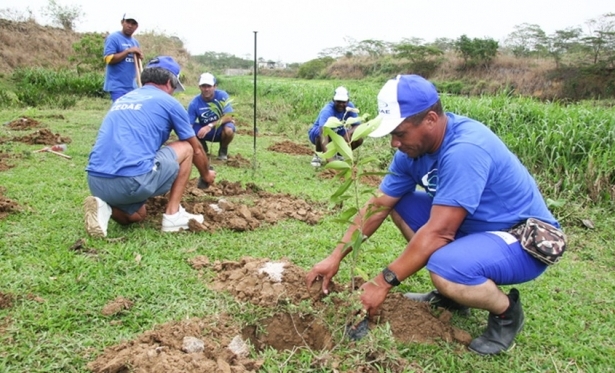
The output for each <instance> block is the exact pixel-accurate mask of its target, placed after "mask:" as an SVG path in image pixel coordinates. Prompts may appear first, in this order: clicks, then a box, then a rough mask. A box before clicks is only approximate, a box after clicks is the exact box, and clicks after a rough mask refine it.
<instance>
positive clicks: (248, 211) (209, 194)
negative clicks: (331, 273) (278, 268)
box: [146, 179, 322, 232]
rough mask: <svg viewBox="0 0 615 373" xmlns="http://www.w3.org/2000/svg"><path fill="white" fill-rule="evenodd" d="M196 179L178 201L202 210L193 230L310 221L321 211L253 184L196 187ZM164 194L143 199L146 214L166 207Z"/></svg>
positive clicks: (155, 215) (159, 212)
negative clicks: (181, 199)
mask: <svg viewBox="0 0 615 373" xmlns="http://www.w3.org/2000/svg"><path fill="white" fill-rule="evenodd" d="M196 183H197V179H193V180H191V181H190V186H189V187H188V188H186V189H187V191H186V194H185V195H184V199H183V201H182V205H183V207H184V208H185V209H186V210H187V211H189V212H191V213H193V214H203V216H204V217H205V221H204V222H203V224H200V223H197V222H196V221H192V222H191V223H190V230H191V231H193V232H201V231H206V232H214V231H216V230H218V229H221V228H222V229H230V230H233V231H238V232H242V231H250V230H254V229H256V228H258V227H260V226H261V225H262V223H263V222H266V223H269V224H275V223H277V222H278V221H280V220H283V219H295V220H300V221H303V222H306V223H308V224H311V225H314V224H316V223H318V221H319V220H320V218H321V217H322V212H321V211H319V210H317V209H316V208H315V207H314V206H313V204H310V203H308V202H306V201H304V200H302V199H299V198H296V197H293V196H291V195H289V194H272V193H269V192H266V191H263V190H261V189H260V188H258V187H257V186H256V185H254V184H247V186H246V188H243V187H242V185H241V183H239V182H235V183H234V182H229V181H226V180H222V181H220V182H219V183H216V184H214V185H211V186H210V187H209V188H208V189H205V190H203V189H198V188H196ZM167 203H168V199H167V197H166V196H159V197H154V198H151V199H149V200H148V201H147V204H146V206H147V211H148V216H149V217H150V218H154V219H157V221H159V216H160V215H162V214H163V213H164V211H165V209H166V206H167Z"/></svg>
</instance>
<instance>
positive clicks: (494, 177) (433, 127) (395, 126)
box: [306, 75, 560, 355]
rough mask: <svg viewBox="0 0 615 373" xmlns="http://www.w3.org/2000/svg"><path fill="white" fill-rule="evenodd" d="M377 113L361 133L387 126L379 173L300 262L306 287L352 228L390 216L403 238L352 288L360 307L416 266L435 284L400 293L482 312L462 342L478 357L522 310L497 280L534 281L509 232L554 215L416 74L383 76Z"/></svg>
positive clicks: (509, 340) (485, 133)
mask: <svg viewBox="0 0 615 373" xmlns="http://www.w3.org/2000/svg"><path fill="white" fill-rule="evenodd" d="M378 112H379V115H380V117H381V118H382V122H381V124H380V126H379V127H378V128H377V129H376V130H375V131H374V132H372V133H371V134H370V136H371V137H382V136H385V135H389V134H390V136H391V137H390V141H391V146H392V147H394V148H397V151H396V152H395V155H394V157H393V160H392V162H391V165H390V167H389V173H388V174H387V175H386V176H385V177H384V179H383V180H382V183H381V184H380V188H379V190H378V191H377V192H376V193H375V194H374V196H373V197H372V198H371V199H370V200H369V201H368V202H367V203H366V205H365V206H364V207H363V208H362V209H361V211H360V212H359V213H358V214H357V216H356V217H355V220H354V222H353V224H351V226H350V227H349V228H348V229H347V230H346V233H345V234H344V236H343V238H342V239H341V241H338V242H341V243H339V244H338V245H337V246H336V248H335V249H334V250H333V252H332V253H331V255H329V256H328V257H327V258H326V259H324V260H322V261H321V262H319V263H317V264H316V265H315V266H314V267H313V268H312V269H311V270H310V272H309V273H308V275H307V276H306V283H307V285H308V286H311V285H312V284H313V283H314V281H315V280H316V279H319V278H320V279H322V280H323V282H322V290H323V292H325V293H327V292H328V286H329V283H330V281H331V279H332V278H333V276H334V275H335V274H336V273H337V271H338V269H339V266H340V262H341V261H342V259H343V258H344V257H345V256H346V255H348V253H350V251H352V247H349V248H348V247H346V246H345V245H344V243H345V242H351V238H352V236H353V234H354V233H355V232H356V230H357V229H358V228H359V227H362V231H361V232H360V233H361V234H362V235H363V237H370V236H371V235H372V234H373V233H374V232H375V231H376V230H377V229H378V228H379V227H380V225H381V224H382V223H383V222H384V220H385V219H386V217H387V216H389V215H390V216H391V218H392V220H393V222H394V223H395V225H397V227H398V228H399V230H400V231H401V233H402V235H403V236H404V238H405V239H406V246H405V248H404V249H403V250H402V252H401V253H400V254H399V256H398V257H397V259H395V260H394V261H393V262H392V263H390V264H389V265H388V266H386V267H385V268H384V269H383V270H382V272H380V273H378V274H377V275H376V276H375V277H374V278H373V279H372V280H371V281H367V282H366V283H365V284H364V285H363V286H362V287H361V289H362V293H361V302H362V304H363V307H364V310H365V311H367V312H368V314H369V315H370V316H375V315H376V313H377V310H378V308H379V307H380V305H381V304H382V303H383V302H384V300H385V298H386V296H387V294H388V292H389V291H390V290H391V289H392V288H393V287H394V286H397V285H399V284H400V282H401V281H403V280H405V279H406V278H408V277H410V276H412V275H413V274H415V273H417V272H418V271H419V270H420V269H422V268H423V267H425V268H427V270H428V271H429V274H430V276H431V281H432V283H433V284H434V286H435V287H436V289H437V290H435V291H432V292H429V293H426V294H419V293H407V294H406V297H408V298H410V299H413V300H417V301H428V302H430V303H431V304H432V305H434V306H438V307H443V308H449V309H453V310H457V311H462V312H464V313H467V312H468V307H473V308H478V309H482V310H486V311H489V316H488V318H487V328H486V330H485V332H484V333H483V334H482V335H481V336H479V337H477V338H475V339H474V340H473V341H472V343H470V345H469V348H470V350H472V351H474V352H476V353H478V354H481V355H493V354H498V353H501V352H504V351H508V350H509V349H510V348H512V346H513V345H514V340H515V337H516V336H517V334H518V333H519V331H521V328H522V327H523V323H524V313H523V308H522V307H521V298H520V295H519V291H518V290H517V289H515V288H511V289H510V291H509V293H508V294H505V293H504V292H503V291H502V290H501V289H500V286H505V285H514V284H521V283H524V282H527V281H531V280H534V279H535V278H537V277H538V276H540V275H541V274H542V273H543V272H544V271H545V270H546V268H547V264H545V263H543V262H542V261H541V260H539V259H536V258H535V257H533V256H532V255H530V254H529V253H528V252H527V251H526V250H525V249H524V248H523V247H522V246H521V244H520V242H519V240H518V239H517V238H516V237H515V236H513V235H512V234H511V233H509V230H510V229H511V228H513V227H514V226H516V225H517V224H519V223H524V222H525V221H526V220H527V219H529V218H535V219H538V220H540V221H542V222H545V223H548V224H551V225H552V226H554V227H555V228H557V229H559V228H560V227H559V223H558V222H557V220H556V219H555V218H554V217H553V215H552V214H551V212H550V211H549V209H548V208H547V205H546V203H545V200H544V198H543V196H542V195H541V193H540V190H539V189H538V186H537V184H536V181H535V180H534V178H533V177H532V176H531V175H530V173H529V172H528V170H527V169H526V168H525V167H524V166H523V164H522V163H521V162H520V161H519V159H518V158H517V156H515V155H514V154H513V153H512V152H511V151H510V150H509V149H508V148H507V147H506V145H505V144H504V143H503V142H502V140H501V139H500V138H498V137H497V136H496V135H495V134H494V133H493V132H492V131H491V130H490V129H489V128H488V127H487V126H485V125H484V124H482V123H480V122H478V121H476V120H473V119H470V118H467V117H464V116H461V115H457V114H453V113H445V112H444V111H443V109H442V103H441V102H440V97H439V95H438V93H437V91H436V88H435V86H434V85H433V84H432V83H431V82H429V81H427V80H425V79H424V78H422V77H420V76H418V75H399V76H398V77H397V78H396V79H391V80H389V81H388V82H387V83H386V84H385V85H384V87H383V88H382V89H381V90H380V93H379V94H378ZM417 187H418V188H417ZM368 211H370V212H372V214H371V215H370V216H369V217H366V212H368ZM364 219H365V220H364Z"/></svg>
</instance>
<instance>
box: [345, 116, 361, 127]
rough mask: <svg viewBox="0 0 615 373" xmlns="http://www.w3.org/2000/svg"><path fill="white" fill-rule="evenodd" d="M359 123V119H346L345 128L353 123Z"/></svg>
mask: <svg viewBox="0 0 615 373" xmlns="http://www.w3.org/2000/svg"><path fill="white" fill-rule="evenodd" d="M359 122H361V118H356V117H351V118H348V119H346V125H347V126H352V125H353V124H355V123H359Z"/></svg>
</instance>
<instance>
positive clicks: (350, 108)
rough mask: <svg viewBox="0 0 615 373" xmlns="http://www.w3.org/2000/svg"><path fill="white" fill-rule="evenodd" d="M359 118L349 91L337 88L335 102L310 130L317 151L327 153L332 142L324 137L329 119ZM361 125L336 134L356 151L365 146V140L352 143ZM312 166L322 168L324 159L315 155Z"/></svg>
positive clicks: (325, 108)
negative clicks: (324, 129) (328, 145)
mask: <svg viewBox="0 0 615 373" xmlns="http://www.w3.org/2000/svg"><path fill="white" fill-rule="evenodd" d="M357 116H358V115H357V110H356V108H355V106H354V104H353V103H352V102H350V96H349V94H348V90H347V89H346V88H345V87H337V88H336V89H335V92H334V94H333V100H331V101H329V102H328V103H327V104H326V105H325V106H324V107H323V108H322V109H321V110H320V113H319V114H318V117H317V118H316V120H315V121H314V123H313V124H312V127H311V128H310V129H309V130H308V138H309V140H310V142H311V143H312V144H314V145H315V146H316V151H317V152H320V153H324V152H326V151H327V144H328V143H329V141H331V139H330V138H329V136H323V127H324V125H325V123H327V120H328V119H329V118H331V117H335V118H337V119H339V120H340V121H345V120H348V118H356V117H357ZM359 124H360V122H357V123H354V124H353V125H352V126H351V128H350V129H348V130H347V129H346V128H345V127H344V126H340V127H338V128H336V129H335V132H336V133H337V134H338V135H340V136H342V137H344V138H345V139H346V141H347V142H348V143H349V144H350V147H351V148H352V149H356V148H358V147H359V146H360V145H361V144H363V139H361V140H357V141H354V142H352V143H350V139H351V138H352V133H353V132H354V130H355V128H356V126H358V125H359ZM339 157H340V156H336V158H339ZM311 164H312V166H314V167H320V166H321V165H322V159H320V157H319V156H318V155H315V156H314V158H313V159H312V162H311Z"/></svg>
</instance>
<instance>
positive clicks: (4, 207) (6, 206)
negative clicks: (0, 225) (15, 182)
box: [0, 187, 21, 220]
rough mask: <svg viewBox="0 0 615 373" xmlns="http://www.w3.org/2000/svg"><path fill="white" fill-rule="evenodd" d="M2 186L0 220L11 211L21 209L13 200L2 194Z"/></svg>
mask: <svg viewBox="0 0 615 373" xmlns="http://www.w3.org/2000/svg"><path fill="white" fill-rule="evenodd" d="M3 193H4V188H2V187H0V220H1V219H4V218H6V217H7V216H8V214H10V213H13V212H19V211H21V206H19V204H18V203H17V202H15V201H13V200H10V199H8V198H6V197H4V195H3Z"/></svg>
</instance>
